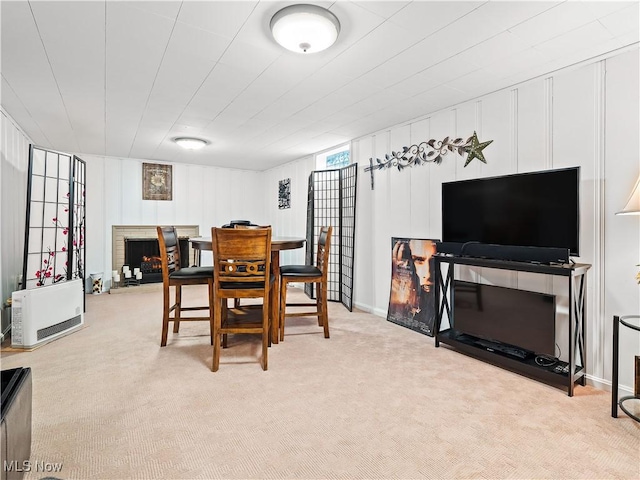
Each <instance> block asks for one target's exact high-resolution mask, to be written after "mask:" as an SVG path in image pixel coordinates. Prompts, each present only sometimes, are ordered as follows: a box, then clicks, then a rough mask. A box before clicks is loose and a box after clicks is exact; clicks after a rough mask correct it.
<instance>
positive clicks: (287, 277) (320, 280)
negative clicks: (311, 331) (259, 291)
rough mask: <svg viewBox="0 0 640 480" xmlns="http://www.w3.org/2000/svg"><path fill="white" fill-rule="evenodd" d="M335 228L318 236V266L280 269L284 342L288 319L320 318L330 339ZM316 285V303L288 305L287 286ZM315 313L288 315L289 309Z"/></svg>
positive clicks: (281, 327)
mask: <svg viewBox="0 0 640 480" xmlns="http://www.w3.org/2000/svg"><path fill="white" fill-rule="evenodd" d="M332 231H333V227H321V228H320V235H319V236H318V250H317V259H316V265H283V266H282V267H280V340H281V341H282V340H284V321H285V318H286V317H308V316H316V317H318V325H320V326H321V327H323V328H324V338H329V315H328V314H327V275H328V271H329V248H330V247H331V232H332ZM292 282H296V283H311V282H313V283H315V284H316V302H315V303H287V285H288V284H289V283H292ZM311 306H315V307H316V309H315V311H313V312H307V311H305V312H291V313H287V312H286V308H287V307H311Z"/></svg>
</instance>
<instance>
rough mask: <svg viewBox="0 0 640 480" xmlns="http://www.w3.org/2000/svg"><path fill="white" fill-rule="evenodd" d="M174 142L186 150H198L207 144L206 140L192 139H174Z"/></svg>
mask: <svg viewBox="0 0 640 480" xmlns="http://www.w3.org/2000/svg"><path fill="white" fill-rule="evenodd" d="M174 142H176V143H177V144H178V145H180V146H181V147H182V148H186V149H187V150H199V149H200V148H202V147H204V146H205V145H206V144H207V142H206V140H202V139H201V138H192V137H180V138H176V139H175V140H174Z"/></svg>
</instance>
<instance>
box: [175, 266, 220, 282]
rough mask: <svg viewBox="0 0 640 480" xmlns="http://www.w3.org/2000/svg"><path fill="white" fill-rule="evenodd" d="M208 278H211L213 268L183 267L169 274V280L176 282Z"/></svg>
mask: <svg viewBox="0 0 640 480" xmlns="http://www.w3.org/2000/svg"><path fill="white" fill-rule="evenodd" d="M209 277H211V278H213V267H185V268H181V269H180V270H176V271H175V272H171V273H170V274H169V278H173V279H176V280H180V279H187V278H209Z"/></svg>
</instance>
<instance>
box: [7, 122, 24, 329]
mask: <svg viewBox="0 0 640 480" xmlns="http://www.w3.org/2000/svg"><path fill="white" fill-rule="evenodd" d="M0 129H1V130H2V137H1V140H0V141H1V142H2V143H1V146H2V163H0V186H1V193H0V209H1V211H2V217H1V218H2V220H1V221H0V255H1V258H0V279H1V284H0V299H1V303H2V304H4V302H5V301H6V299H7V298H9V297H11V292H13V291H14V290H16V289H17V287H18V275H20V274H21V273H22V261H23V254H24V229H25V213H26V208H27V174H28V170H29V143H30V139H29V138H28V137H27V136H26V135H25V134H24V132H22V130H21V129H20V128H19V127H17V126H16V124H15V122H14V121H13V119H12V118H11V117H9V116H8V115H7V114H6V112H5V111H4V110H0ZM9 325H10V310H9V309H6V310H5V309H4V308H3V309H2V321H1V329H0V334H4V333H6V331H7V329H8V327H9Z"/></svg>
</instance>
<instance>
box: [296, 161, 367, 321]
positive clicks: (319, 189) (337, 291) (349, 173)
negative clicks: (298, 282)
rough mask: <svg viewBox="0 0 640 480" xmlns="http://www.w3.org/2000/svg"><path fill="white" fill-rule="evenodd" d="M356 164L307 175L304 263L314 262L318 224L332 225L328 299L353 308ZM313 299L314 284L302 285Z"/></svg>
mask: <svg viewBox="0 0 640 480" xmlns="http://www.w3.org/2000/svg"><path fill="white" fill-rule="evenodd" d="M357 175H358V164H357V163H354V164H353V165H349V166H348V167H344V168H340V169H335V170H318V171H314V172H311V175H309V190H308V197H307V246H306V248H307V250H306V261H307V264H314V265H315V262H316V245H317V240H318V232H319V231H320V227H321V226H324V225H326V226H329V225H331V226H333V235H332V238H331V249H330V253H329V275H328V286H327V290H328V292H327V300H330V301H334V302H342V304H343V305H344V306H345V307H347V308H348V309H349V311H351V310H352V309H353V258H354V253H355V252H354V242H355V230H356V228H355V225H356V186H357ZM304 289H305V293H306V294H307V295H309V296H310V297H312V298H314V297H315V294H314V284H312V283H306V284H305V287H304Z"/></svg>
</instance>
